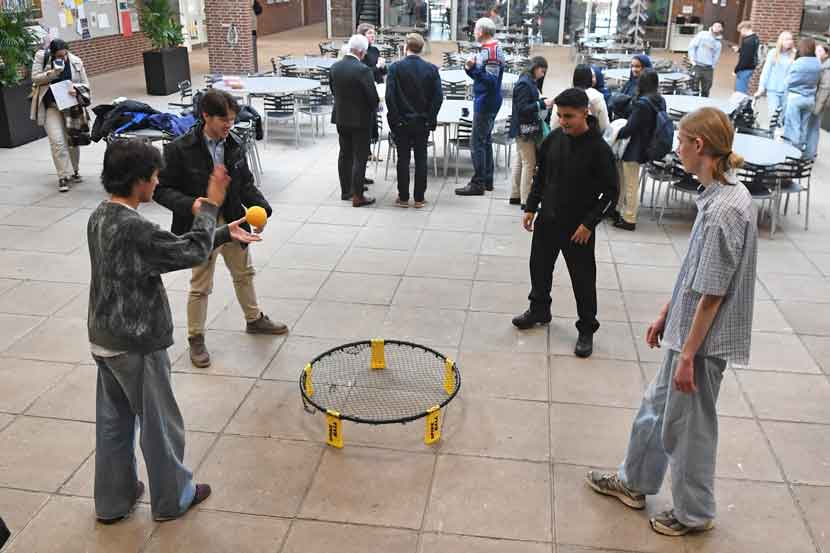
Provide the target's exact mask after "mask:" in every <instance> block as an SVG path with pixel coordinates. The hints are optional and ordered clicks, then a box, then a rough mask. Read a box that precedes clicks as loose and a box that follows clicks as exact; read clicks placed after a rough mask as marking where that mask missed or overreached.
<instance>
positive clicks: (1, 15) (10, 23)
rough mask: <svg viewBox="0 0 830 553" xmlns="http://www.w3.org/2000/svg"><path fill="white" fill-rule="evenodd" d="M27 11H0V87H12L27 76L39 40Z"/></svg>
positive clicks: (32, 14) (31, 13)
mask: <svg viewBox="0 0 830 553" xmlns="http://www.w3.org/2000/svg"><path fill="white" fill-rule="evenodd" d="M33 16H34V13H33V12H32V10H29V9H22V10H0V86H13V85H15V84H17V83H19V82H20V81H22V80H23V78H24V77H26V76H28V72H29V68H30V67H31V65H32V59H33V58H34V55H35V51H36V50H37V47H38V45H39V44H40V40H39V39H38V37H37V35H36V34H35V33H34V31H32V29H30V28H29V27H30V26H32V25H34V17H33Z"/></svg>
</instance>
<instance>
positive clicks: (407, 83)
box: [386, 55, 444, 129]
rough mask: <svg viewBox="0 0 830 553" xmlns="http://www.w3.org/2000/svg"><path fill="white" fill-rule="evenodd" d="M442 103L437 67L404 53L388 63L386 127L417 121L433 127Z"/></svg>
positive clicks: (411, 123) (430, 127) (407, 124)
mask: <svg viewBox="0 0 830 553" xmlns="http://www.w3.org/2000/svg"><path fill="white" fill-rule="evenodd" d="M443 102H444V93H443V92H442V91H441V76H440V75H439V74H438V68H437V67H435V66H434V65H432V64H431V63H429V62H427V61H425V60H423V59H422V58H421V57H420V56H417V55H409V56H406V57H405V58H404V59H402V60H400V61H396V62H395V63H393V64H392V65H390V66H389V72H388V74H387V79H386V110H387V116H386V118H387V121H389V128H391V129H395V128H397V127H400V126H409V125H413V124H418V125H425V126H426V127H427V128H429V129H434V128H435V127H436V125H437V118H438V112H439V111H440V110H441V104H442V103H443Z"/></svg>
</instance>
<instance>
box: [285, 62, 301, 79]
mask: <svg viewBox="0 0 830 553" xmlns="http://www.w3.org/2000/svg"><path fill="white" fill-rule="evenodd" d="M280 76H281V77H299V76H300V72H299V71H298V70H297V66H296V65H291V64H287V63H280Z"/></svg>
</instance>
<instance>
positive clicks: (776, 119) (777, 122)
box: [769, 106, 784, 132]
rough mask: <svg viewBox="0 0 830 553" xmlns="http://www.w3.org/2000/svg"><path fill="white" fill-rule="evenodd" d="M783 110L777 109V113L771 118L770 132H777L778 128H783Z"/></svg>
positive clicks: (774, 112)
mask: <svg viewBox="0 0 830 553" xmlns="http://www.w3.org/2000/svg"><path fill="white" fill-rule="evenodd" d="M783 112H784V110H783V108H782V107H781V106H778V107H777V108H775V111H773V112H772V116H770V118H769V130H770V132H773V131H775V129H777V128H778V127H780V126H781V116H782V115H783Z"/></svg>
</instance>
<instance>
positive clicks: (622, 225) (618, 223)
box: [614, 219, 637, 230]
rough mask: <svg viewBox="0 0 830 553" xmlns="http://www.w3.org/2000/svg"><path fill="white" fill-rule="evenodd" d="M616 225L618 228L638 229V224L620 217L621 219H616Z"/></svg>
mask: <svg viewBox="0 0 830 553" xmlns="http://www.w3.org/2000/svg"><path fill="white" fill-rule="evenodd" d="M614 226H615V227H617V228H621V229H623V230H636V229H637V225H636V224H635V223H629V222H628V221H624V220H623V219H620V220H619V221H614Z"/></svg>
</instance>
